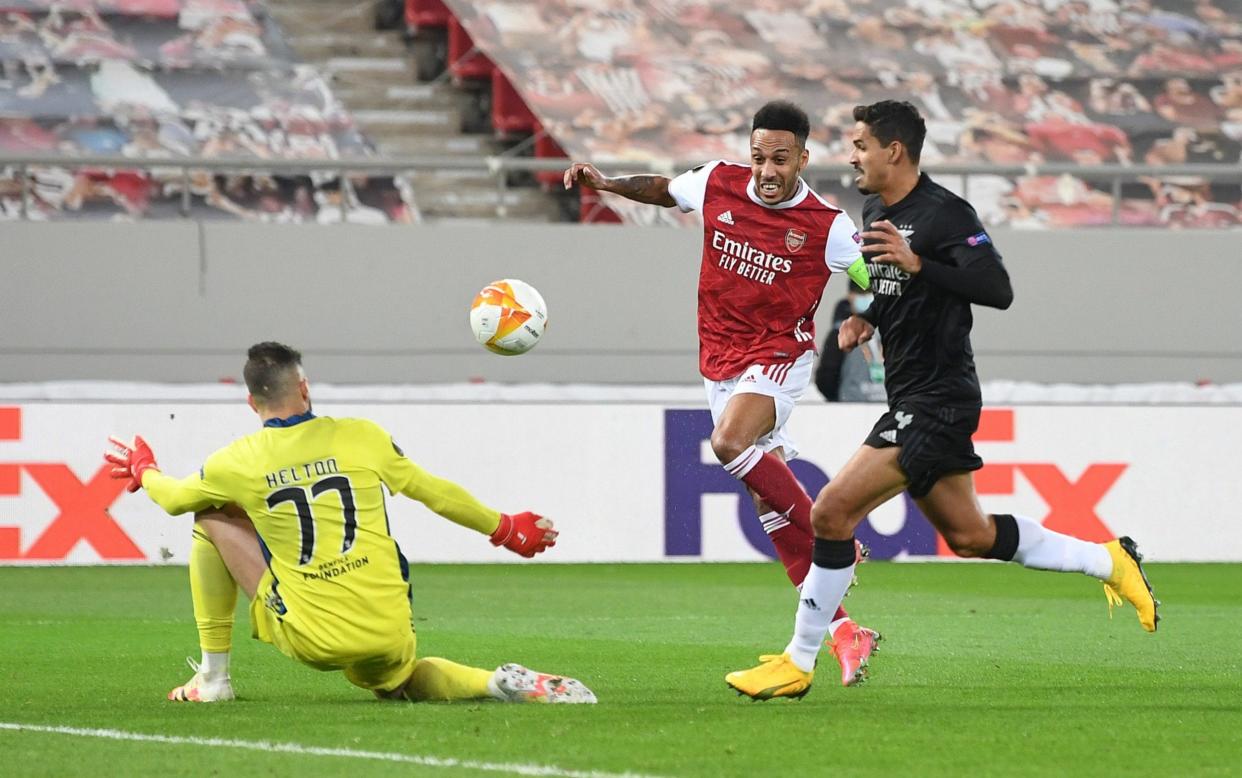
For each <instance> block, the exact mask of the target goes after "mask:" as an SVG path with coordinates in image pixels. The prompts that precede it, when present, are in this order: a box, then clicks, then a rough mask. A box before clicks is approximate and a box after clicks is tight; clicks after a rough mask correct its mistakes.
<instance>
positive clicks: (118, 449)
mask: <svg viewBox="0 0 1242 778" xmlns="http://www.w3.org/2000/svg"><path fill="white" fill-rule="evenodd" d="M108 440H109V441H110V442H111V443H112V450H111V451H106V452H104V459H106V460H107V461H108V462H109V463H110V464H111V465H112V473H111V475H112V477H113V478H117V479H125V480H127V481H129V483H128V484H126V485H125V488H126V490H127V491H130V492H136V491H138V490H139V489H143V488H145V489H146V490H147V496H148V497H150V498H151V499H152V500H153V501H154V502H155V503H156V504H157V505H159V506H160V507H161V508H163V509H164V510H165V511H167V512H168V514H169V515H172V516H176V515H178V514H181V513H188V512H189V511H199V510H203V509H204V508H207V507H208V506H211V505H214V504H216V503H215V502H214V501H212V500H211V498H210V497H209V496H208V495H207V494H206V493H205V491H204V486H203V484H204V481H203V477H202V474H201V473H199V474H197V475H192V476H189V477H188V478H184V479H182V480H178V479H176V478H172V477H171V476H167V475H164V474H163V473H162V472H160V466H159V465H158V464H156V462H155V454H154V452H152V451H151V446H150V445H148V444H147V442H146V441H145V440H143V439H142V436H141V435H135V436H134V442H133V443H126V442H125V441H123V440H120V439H119V438H117V437H115V436H113V437H109V438H108Z"/></svg>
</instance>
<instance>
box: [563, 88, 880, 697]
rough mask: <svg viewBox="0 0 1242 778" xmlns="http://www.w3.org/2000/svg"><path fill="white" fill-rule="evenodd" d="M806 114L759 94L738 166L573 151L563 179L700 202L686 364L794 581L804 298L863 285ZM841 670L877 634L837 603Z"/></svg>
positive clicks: (804, 516)
mask: <svg viewBox="0 0 1242 778" xmlns="http://www.w3.org/2000/svg"><path fill="white" fill-rule="evenodd" d="M809 132H810V122H809V120H808V119H807V116H806V113H805V112H803V111H802V109H800V108H798V107H797V106H795V105H793V104H792V103H787V102H783V101H776V102H771V103H768V104H767V105H765V106H763V107H762V108H761V109H759V111H758V112H757V113H756V114H755V116H754V121H753V123H752V125H751V136H750V143H751V149H750V152H751V161H750V166H749V167H747V166H746V165H741V164H736V163H732V162H724V161H719V160H718V161H715V162H709V163H707V164H705V165H700V166H699V167H697V168H695V169H693V170H690V171H688V172H686V173H683V174H681V175H679V176H677V177H676V178H673V179H669V178H666V177H664V176H652V175H639V176H624V177H618V178H609V177H607V176H604V175H603V174H601V173H600V172H599V170H597V169H596V168H595V166H594V165H590V164H587V163H582V162H577V163H574V164H573V165H572V166H571V167H570V168H569V169H568V170H566V171H565V188H567V189H568V188H569V187H571V186H572V185H573V184H574V183H575V182H577V183H579V184H581V185H583V186H586V187H590V188H591V189H597V190H600V191H604V192H613V193H615V194H619V195H621V196H623V197H626V198H628V199H630V200H635V201H637V202H642V203H651V204H654V205H663V206H665V207H674V206H676V207H678V208H680V209H681V210H683V211H692V210H693V211H699V212H700V213H702V215H703V260H702V267H701V268H700V270H699V315H698V323H699V372H701V373H702V374H703V380H704V385H705V387H706V389H707V401H708V405H709V406H710V407H711V411H712V420H713V421H714V423H715V429H714V430H713V431H712V440H711V443H712V450H713V451H714V452H715V453H716V457H717V458H718V459H719V460H720V463H721V465H723V466H724V468H725V469H726V470H728V471H729V473H730V474H732V475H733V476H734V477H735V478H737V479H739V480H741V481H742V482H743V483H745V484H746V487H747V489H748V490H749V491H750V493H751V496H752V497H753V498H754V500H755V508H756V510H757V511H758V513H759V519H760V521H761V522H762V523H763V528H764V530H765V531H766V532H767V533H768V536H769V537H770V538H771V539H772V545H773V546H775V547H776V552H777V555H778V556H779V557H780V559H781V562H782V563H783V564H784V566H785V572H786V574H787V575H788V576H789V579H790V581H792V582H793V584H794V585H795V586H800V585H801V584H802V581H803V579H804V578H805V577H806V574H807V571H808V570H809V569H810V566H811V550H812V546H813V541H814V535H813V533H812V531H811V498H810V497H809V496H808V495H807V493H806V491H805V490H804V489H803V488H802V486H801V484H799V483H798V481H797V479H796V478H795V477H794V474H793V471H791V470H790V469H789V466H788V465H786V464H785V459H786V458H793V457H795V456H796V455H797V448H796V447H795V445H794V443H793V441H792V440H791V439H790V438H789V436H788V435H787V434H786V432H785V424H786V422H787V421H788V420H789V415H790V413H791V412H792V411H793V408H794V404H795V403H796V402H797V400H798V398H799V397H800V396H801V395H802V392H803V391H804V390H805V389H806V387H807V385H808V384H809V383H810V380H811V369H812V364H813V362H814V359H815V323H814V316H815V309H816V308H817V307H818V306H819V301H820V298H821V297H822V296H823V293H824V286H825V284H827V283H828V278H829V277H830V276H831V275H832V273H833V271H845V272H848V273H849V274H850V276H851V277H853V278H854V279H855V280H856V281H857V282H858V283H859V285H861V286H862V287H863V288H867V287H868V286H869V280H868V277H867V270H866V265H865V263H864V262H863V258H862V251H861V249H860V243H859V237H858V232H857V230H856V229H855V227H854V223H853V221H851V220H850V217H849V216H848V215H847V214H846V213H845V212H844V211H842V210H840V209H839V208H836V207H834V206H832V205H830V204H828V203H827V202H825V201H824V199H823V198H821V197H820V196H819V195H818V194H816V193H815V192H814V191H812V190H811V188H810V187H809V186H807V184H806V182H805V181H803V180H802V178H801V175H800V174H801V172H802V170H803V168H805V167H806V164H807V160H808V155H807V151H806V138H807V135H808V134H809ZM831 634H832V636H833V639H832V646H833V653H834V654H835V655H836V657H837V659H838V661H839V662H840V664H841V680H842V683H844V684H845V685H847V686H848V685H850V684H852V683H855V682H856V681H859V680H861V679H862V678H864V677H865V673H866V667H867V660H868V658H869V656H870V654H871V652H872V650H873V649H874V647H875V642H876V640H877V639H878V638H879V635H878V633H876V632H875V631H874V630H870V629H866V628H864V627H859V626H858V625H857V624H856V623H855V622H854V621H852V620H851V619H850V618H849V617H848V616H847V615H846V613H845V611H844V610H842V609H840V608H838V609H837V612H836V614H835V616H834V617H833V623H832V631H831Z"/></svg>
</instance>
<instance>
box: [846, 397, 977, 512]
mask: <svg viewBox="0 0 1242 778" xmlns="http://www.w3.org/2000/svg"><path fill="white" fill-rule="evenodd" d="M979 410H980V409H979V408H952V407H947V406H936V405H928V404H923V403H908V402H900V403H898V404H897V405H896V406H894V407H892V408H891V409H889V412H888V413H886V414H884V415H883V416H881V417H880V420H879V421H877V422H876V424H875V426H874V427H873V428H872V429H871V434H870V435H868V436H867V440H866V441H865V442H866V444H867V445H868V446H871V447H872V448H890V447H893V446H899V447H900V448H901V453H899V454H898V455H897V464H899V465H900V466H901V469H902V470H903V471H905V474H906V478H907V479H909V481H910V485H909V486H908V487H907V491H908V492H909V493H910V496H911V497H915V498H918V497H926V496H927V493H928V492H930V491H931V488H932V487H933V486H934V485H935V484H936V482H937V481H939V480H940V478H941V477H942V476H944V475H947V474H948V473H960V472H963V471H968V470H978V469H979V468H981V467H983V460H982V459H980V458H979V455H978V454H976V453H975V444H974V443H973V442H972V441H971V436H972V435H974V434H975V430H976V429H978V428H979Z"/></svg>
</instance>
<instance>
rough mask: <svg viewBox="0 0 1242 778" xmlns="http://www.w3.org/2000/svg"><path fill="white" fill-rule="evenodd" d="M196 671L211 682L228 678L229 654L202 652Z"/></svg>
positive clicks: (226, 652)
mask: <svg viewBox="0 0 1242 778" xmlns="http://www.w3.org/2000/svg"><path fill="white" fill-rule="evenodd" d="M198 671H199V672H200V673H202V674H203V675H204V676H206V677H207V678H210V679H212V680H215V679H219V678H228V677H229V652H228V651H204V652H203V661H202V663H201V664H200V665H199V666H198Z"/></svg>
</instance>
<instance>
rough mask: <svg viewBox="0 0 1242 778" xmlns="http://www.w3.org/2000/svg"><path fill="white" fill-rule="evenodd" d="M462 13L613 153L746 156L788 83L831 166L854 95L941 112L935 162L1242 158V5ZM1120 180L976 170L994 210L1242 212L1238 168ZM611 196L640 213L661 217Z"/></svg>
mask: <svg viewBox="0 0 1242 778" xmlns="http://www.w3.org/2000/svg"><path fill="white" fill-rule="evenodd" d="M414 1H415V0H411V2H414ZM418 5H423V3H418ZM447 6H448V8H449V10H451V11H452V12H453V14H454V15H455V17H456V19H457V20H459V21H460V24H461V26H462V27H464V31H465V33H466V34H467V35H468V36H469V39H470V40H471V41H472V42H473V44H474V45H475V46H477V47H478V48H480V49H482V50H483V51H484V52H486V55H487V57H488V58H490V60H491V61H492V62H494V63H495V64H496V66H497V68H498V69H499V70H501V71H502V72H503V75H504V76H505V78H507V79H509V80H510V81H511V82H512V84H514V85H516V86H517V89H518V92H520V94H521V96H522V97H523V98H524V99H525V101H526V103H527V104H528V106H529V108H530V109H531V111H533V113H534V114H535V116H536V117H537V118H538V121H539V122H540V125H541V127H542V128H545V129H546V130H547V132H548V133H550V135H551V137H552V139H553V140H554V141H555V143H557V144H559V145H560V146H561V147H563V148H564V149H566V150H568V151H569V152H570V154H571V155H572V156H574V157H577V158H585V159H593V160H597V161H599V162H601V164H607V163H614V164H615V166H619V167H623V166H624V165H625V163H626V162H631V163H633V162H635V161H643V162H647V163H651V162H654V163H661V162H664V163H668V164H671V163H673V162H674V161H677V162H685V161H689V160H705V159H711V158H719V157H727V158H736V157H737V156H738V154H739V150H740V149H744V148H745V142H746V141H745V137H746V133H747V131H748V129H749V127H748V125H747V121H748V118H749V115H750V112H751V111H752V110H753V107H754V106H755V105H756V104H757V103H759V102H761V101H762V100H764V99H767V98H771V97H775V96H783V97H789V98H791V99H794V100H796V101H798V102H800V103H801V104H803V105H805V106H806V107H808V109H810V112H811V114H812V116H813V117H814V118H815V119H817V120H818V122H817V126H816V129H815V132H814V136H813V140H812V144H811V149H812V156H813V161H818V162H820V163H829V162H837V163H839V162H843V161H844V160H845V159H846V157H847V155H848V140H847V137H846V133H847V132H848V130H849V128H850V126H851V125H852V120H851V117H850V109H851V108H852V107H853V106H854V105H855V104H857V103H860V102H869V101H873V100H877V99H882V98H888V97H893V96H908V97H909V98H910V99H912V100H913V101H914V102H915V103H916V104H917V105H918V106H919V107H920V109H921V110H922V112H923V113H924V114H925V115H926V116H927V117H928V120H929V122H928V123H929V137H928V143H927V146H926V148H925V150H924V160H925V161H926V162H927V163H930V164H932V165H935V164H937V163H962V164H974V165H980V166H988V165H993V166H1010V167H1011V168H1012V167H1013V166H1024V165H1028V164H1041V163H1049V162H1052V163H1057V162H1060V163H1064V164H1066V165H1079V166H1100V165H1122V166H1126V165H1143V164H1146V165H1182V164H1188V163H1189V164H1195V163H1203V164H1208V165H1217V166H1220V167H1221V169H1233V170H1234V171H1235V172H1236V169H1237V165H1238V162H1239V158H1240V154H1242V18H1240V17H1239V16H1238V14H1237V13H1236V8H1235V9H1233V10H1232V11H1231V10H1230V9H1229V7H1228V4H1226V3H1222V2H1220V0H1064V1H1060V0H1058V1H1056V2H1045V1H1042V0H856V1H854V2H850V3H846V2H843V0H806V1H803V0H788V2H766V3H761V4H744V5H737V4H734V3H728V2H725V0H697V1H696V2H653V3H636V2H621V3H608V4H598V3H580V2H572V1H571V0H550V1H549V2H544V3H539V4H538V5H535V6H532V5H531V4H529V3H524V2H517V0H491V1H489V2H485V3H476V2H467V0H447ZM455 25H456V22H455V21H450V40H451V39H452V37H453V34H452V33H451V31H452V30H453V29H456V27H455ZM460 46H461V44H460V43H459V44H458V48H460ZM450 48H452V45H450ZM507 102H510V101H508V100H507ZM816 184H817V186H818V187H819V189H820V191H821V192H824V193H825V194H826V195H828V196H830V197H834V198H836V199H837V200H838V201H840V202H841V203H842V204H843V205H844V206H846V207H847V208H851V209H853V208H856V207H857V206H858V204H859V203H858V195H857V193H856V192H854V191H853V189H852V187H851V186H850V185H849V183H848V181H842V180H840V179H836V178H832V179H828V180H819V181H816ZM1119 193H1120V202H1119V203H1116V204H1114V202H1113V196H1112V191H1111V189H1110V182H1108V181H1104V180H1094V179H1093V178H1092V177H1091V176H1089V175H1074V174H1070V173H1065V174H1062V175H1056V176H1050V175H1020V174H1019V175H1014V174H1006V175H983V176H972V177H971V180H970V194H971V199H972V201H974V202H975V203H976V204H977V205H978V206H979V209H980V211H981V216H983V218H984V219H985V221H988V222H990V223H992V224H1010V225H1015V226H1024V227H1036V228H1039V227H1073V226H1093V225H1098V224H1109V223H1114V220H1115V221H1116V223H1121V224H1127V225H1144V226H1157V225H1162V226H1173V227H1233V226H1238V225H1239V224H1242V216H1240V211H1239V205H1240V204H1242V190H1240V188H1239V185H1238V179H1237V177H1236V176H1234V177H1232V178H1228V177H1226V178H1225V179H1224V180H1222V181H1215V180H1211V179H1208V178H1204V177H1199V176H1181V177H1169V178H1159V179H1157V178H1153V177H1149V176H1143V175H1139V174H1137V173H1136V174H1135V175H1133V176H1131V177H1130V178H1129V179H1128V180H1126V181H1124V183H1123V184H1122V185H1121V186H1120V189H1119ZM607 203H608V205H609V206H611V207H613V208H615V209H618V210H620V211H621V212H622V215H623V216H624V217H625V218H626V220H627V221H642V220H650V219H651V218H653V217H652V216H651V213H650V211H651V209H643V208H635V207H632V206H628V205H626V204H624V203H622V202H621V201H619V199H617V198H610V199H608V200H607ZM1114 209H1115V210H1116V213H1114ZM598 212H599V209H598V208H596V207H594V206H584V207H583V208H582V213H583V214H584V215H586V214H588V213H596V214H598Z"/></svg>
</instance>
